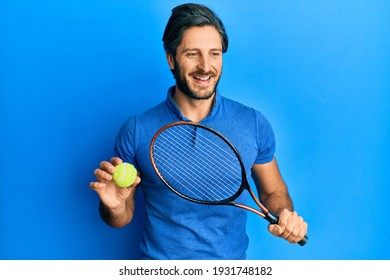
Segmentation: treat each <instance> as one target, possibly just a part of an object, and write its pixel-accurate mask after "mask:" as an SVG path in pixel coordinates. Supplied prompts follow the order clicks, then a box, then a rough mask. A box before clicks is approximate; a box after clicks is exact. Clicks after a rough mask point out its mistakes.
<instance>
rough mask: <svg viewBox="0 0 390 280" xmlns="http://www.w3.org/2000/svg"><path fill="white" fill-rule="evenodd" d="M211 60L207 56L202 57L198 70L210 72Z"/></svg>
mask: <svg viewBox="0 0 390 280" xmlns="http://www.w3.org/2000/svg"><path fill="white" fill-rule="evenodd" d="M210 67H211V65H210V58H209V57H208V56H207V55H202V56H201V57H200V58H199V63H198V69H199V70H202V71H203V72H205V73H207V72H209V71H210Z"/></svg>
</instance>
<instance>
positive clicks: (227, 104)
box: [221, 97, 270, 128]
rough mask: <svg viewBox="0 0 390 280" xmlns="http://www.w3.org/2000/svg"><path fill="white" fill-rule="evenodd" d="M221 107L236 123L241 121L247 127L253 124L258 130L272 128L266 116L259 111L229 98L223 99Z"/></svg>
mask: <svg viewBox="0 0 390 280" xmlns="http://www.w3.org/2000/svg"><path fill="white" fill-rule="evenodd" d="M221 105H222V108H223V111H224V112H225V114H228V115H229V116H230V117H231V118H232V119H234V120H235V122H239V121H241V122H244V123H245V124H246V125H250V124H252V125H254V126H255V127H256V128H260V127H262V126H270V123H269V121H268V119H267V118H266V116H265V115H264V114H263V113H262V112H261V111H259V110H258V109H255V108H253V107H250V106H248V105H245V104H243V103H240V102H238V101H235V100H232V99H230V98H227V97H221Z"/></svg>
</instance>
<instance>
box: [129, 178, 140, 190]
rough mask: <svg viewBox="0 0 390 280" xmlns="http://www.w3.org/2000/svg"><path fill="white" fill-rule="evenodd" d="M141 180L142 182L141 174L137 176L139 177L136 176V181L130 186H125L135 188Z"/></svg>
mask: <svg viewBox="0 0 390 280" xmlns="http://www.w3.org/2000/svg"><path fill="white" fill-rule="evenodd" d="M140 182H141V178H140V177H139V176H137V177H135V180H134V182H133V183H132V184H131V185H130V186H128V187H125V188H135V187H136V186H137V185H138V184H139V183H140Z"/></svg>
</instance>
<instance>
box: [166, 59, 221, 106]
mask: <svg viewBox="0 0 390 280" xmlns="http://www.w3.org/2000/svg"><path fill="white" fill-rule="evenodd" d="M174 63H175V68H174V69H173V70H172V73H173V76H174V78H175V80H176V85H177V87H178V88H179V89H180V91H181V92H183V93H184V94H185V95H186V96H188V97H190V98H192V99H195V100H207V99H210V98H211V97H212V96H213V95H214V93H215V91H216V89H217V86H218V83H219V80H220V79H221V75H219V77H218V79H217V81H216V83H215V84H214V86H212V88H211V89H209V90H207V89H200V90H196V89H191V88H190V85H189V84H190V83H189V81H187V80H186V78H185V75H184V74H182V73H181V69H180V66H179V64H178V63H177V61H176V59H175V60H174ZM221 74H222V72H221ZM216 75H217V74H215V73H214V72H211V71H209V72H204V71H202V70H197V71H195V72H193V73H191V74H190V76H210V78H212V77H215V76H216Z"/></svg>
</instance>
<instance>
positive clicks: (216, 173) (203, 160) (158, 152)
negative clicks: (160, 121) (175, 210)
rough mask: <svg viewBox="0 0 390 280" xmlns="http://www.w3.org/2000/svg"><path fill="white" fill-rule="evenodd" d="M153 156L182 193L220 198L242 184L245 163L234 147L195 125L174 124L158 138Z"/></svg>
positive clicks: (218, 199)
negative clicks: (239, 157)
mask: <svg viewBox="0 0 390 280" xmlns="http://www.w3.org/2000/svg"><path fill="white" fill-rule="evenodd" d="M153 156H154V158H155V163H156V166H157V168H158V170H159V172H160V174H161V176H162V177H164V179H165V180H166V181H168V183H169V184H170V185H171V186H172V187H173V188H175V189H176V190H177V191H178V192H180V193H181V194H184V195H185V196H187V197H190V198H194V199H197V200H207V201H220V200H224V199H227V198H229V197H231V196H232V195H234V194H235V193H236V192H237V190H238V189H239V187H240V185H241V166H240V163H239V160H238V158H237V156H236V155H235V153H234V152H233V150H232V149H231V147H230V146H229V145H228V144H227V143H226V142H225V141H224V140H222V139H221V138H220V137H219V136H217V135H215V134H214V133H212V132H210V131H208V130H206V129H202V128H199V127H194V126H192V125H186V126H185V127H184V126H183V125H181V126H180V125H179V126H172V127H169V128H168V129H166V130H164V131H163V132H162V133H160V135H159V136H158V137H157V138H156V140H155V143H154V150H153Z"/></svg>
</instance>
